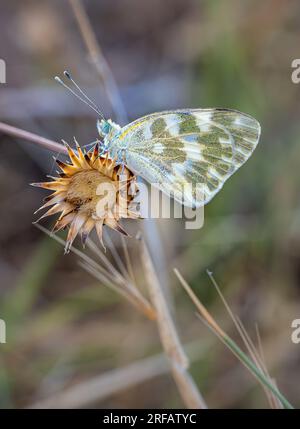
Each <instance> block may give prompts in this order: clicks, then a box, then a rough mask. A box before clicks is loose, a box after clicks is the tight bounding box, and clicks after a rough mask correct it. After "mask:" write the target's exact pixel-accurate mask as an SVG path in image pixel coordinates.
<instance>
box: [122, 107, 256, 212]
mask: <svg viewBox="0 0 300 429" xmlns="http://www.w3.org/2000/svg"><path fill="white" fill-rule="evenodd" d="M259 136H260V125H259V123H258V122H257V121H256V120H255V119H254V118H252V117H251V116H249V115H246V114H244V113H241V112H238V111H235V110H229V109H228V110H226V109H187V110H174V111H166V112H159V113H154V114H151V115H147V116H145V117H143V118H141V119H138V120H136V121H134V122H132V123H131V124H129V125H127V126H126V127H124V128H122V130H121V133H120V136H119V144H120V145H121V146H123V147H126V148H127V149H126V163H127V165H128V166H129V168H131V169H133V171H135V172H136V173H137V174H139V175H141V176H142V177H143V178H144V179H145V180H147V181H148V182H150V183H153V184H156V185H157V186H158V187H159V188H160V189H161V190H162V191H163V192H165V193H167V194H171V196H173V197H174V198H175V200H177V201H180V202H182V203H183V204H185V205H187V206H190V207H198V206H201V205H204V204H206V203H207V202H208V201H210V200H211V199H212V198H213V196H214V195H215V194H216V193H217V192H218V191H219V190H220V189H221V188H222V186H223V184H224V182H225V181H226V180H227V179H228V178H229V177H230V176H231V175H232V174H233V173H234V172H235V171H236V170H237V169H238V168H239V167H240V166H241V165H243V164H244V163H245V162H246V161H247V159H248V158H249V157H250V155H251V154H252V152H253V150H254V149H255V147H256V145H257V143H258V140H259ZM196 185H198V188H197V186H196Z"/></svg>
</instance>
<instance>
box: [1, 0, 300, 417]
mask: <svg viewBox="0 0 300 429" xmlns="http://www.w3.org/2000/svg"><path fill="white" fill-rule="evenodd" d="M83 5H84V6H85V9H86V12H87V14H88V16H89V18H90V20H91V23H92V26H93V29H94V31H95V34H96V37H97V40H98V42H99V44H100V46H101V50H102V52H103V54H104V56H105V58H106V60H107V63H108V64H109V66H110V67H111V70H112V72H113V75H114V77H115V79H116V82H117V85H118V88H119V91H120V96H121V99H122V101H123V103H124V107H125V111H126V114H127V116H128V118H129V120H133V119H135V118H137V117H139V116H142V115H144V114H147V113H150V112H153V111H159V110H165V109H172V108H179V107H227V108H234V109H238V110H241V111H244V112H247V113H249V114H252V115H253V116H254V117H256V118H257V119H258V120H259V121H260V123H261V125H262V136H261V140H260V143H259V145H258V147H257V149H256V151H255V152H254V154H253V156H252V157H251V159H250V160H249V161H248V162H247V163H246V165H245V166H243V167H242V168H241V170H239V171H238V172H237V173H236V174H235V175H234V176H233V177H232V178H231V179H230V180H229V181H228V182H227V183H226V185H225V186H224V188H223V190H222V191H221V192H220V193H219V194H218V195H217V196H216V197H215V198H214V199H213V201H212V202H211V203H209V205H208V206H207V207H206V210H205V224H204V227H203V228H202V229H200V230H196V231H187V230H185V229H184V224H183V222H182V221H179V220H160V221H157V222H156V223H155V225H153V221H149V220H144V221H141V222H139V223H137V222H134V221H131V222H130V221H128V222H125V223H124V225H126V227H127V228H128V229H129V231H130V232H131V233H132V234H133V235H134V234H135V233H136V232H137V231H138V230H139V229H141V228H145V229H146V231H148V238H149V237H150V238H151V240H150V241H151V243H150V247H151V248H152V252H153V250H154V249H157V252H155V251H154V253H156V258H155V255H154V259H155V262H156V264H157V270H158V276H159V278H160V280H161V282H162V283H163V285H164V289H165V293H166V296H167V299H168V302H169V305H170V307H171V308H172V313H173V316H174V318H175V320H176V326H177V327H178V332H179V335H180V338H181V341H182V343H183V344H184V345H185V346H186V348H187V350H188V352H189V356H190V359H191V374H192V376H193V377H194V380H195V382H196V383H197V385H198V387H199V389H200V390H201V393H202V394H203V396H204V398H205V400H206V402H207V404H208V406H209V407H211V408H256V407H258V408H263V407H266V406H268V404H267V400H266V397H265V395H264V393H263V391H262V389H261V387H260V386H259V385H258V383H257V382H256V381H255V379H254V378H253V377H252V376H251V375H250V374H249V373H248V372H247V371H246V370H245V369H244V368H243V366H242V365H241V364H240V363H239V362H238V361H237V360H236V358H235V357H234V356H233V355H232V354H231V353H230V352H229V351H228V350H227V349H226V348H225V347H224V345H223V344H221V343H220V342H219V340H218V339H217V338H216V337H215V336H214V335H213V334H212V333H211V332H210V331H209V330H208V329H207V328H206V327H205V326H203V325H202V323H201V321H200V320H199V319H198V318H197V317H196V316H195V308H194V306H193V304H192V303H191V302H190V301H189V299H188V298H187V297H186V294H185V293H184V292H183V290H182V288H181V286H180V284H179V282H178V280H177V279H176V277H175V275H174V273H173V267H177V268H178V269H179V270H180V271H181V272H182V273H183V275H184V276H185V278H186V279H187V281H188V282H189V283H190V285H191V286H192V287H193V289H194V291H195V292H196V294H197V295H198V296H199V297H200V298H201V300H202V302H203V303H204V304H205V305H206V306H207V308H208V309H209V310H210V311H211V313H212V314H213V315H214V317H215V318H216V319H217V320H218V322H219V323H220V325H221V326H222V327H223V328H224V329H225V330H226V331H227V332H228V333H230V334H231V335H232V336H233V337H234V338H235V339H237V341H240V340H239V339H238V335H237V334H236V333H235V329H234V327H233V324H232V322H231V321H230V319H229V317H228V315H227V314H226V310H225V308H224V306H223V304H222V302H221V301H220V298H219V297H218V295H217V293H216V291H215V289H214V288H213V286H212V283H211V281H210V279H209V277H208V275H207V273H206V270H207V269H209V270H211V271H213V272H214V276H215V278H216V280H217V282H218V284H219V286H220V288H221V290H222V291H223V293H224V295H225V296H226V299H227V300H228V302H229V304H230V307H231V308H232V310H233V311H234V313H235V314H237V315H238V316H239V317H240V318H241V320H242V322H243V323H244V325H245V326H246V329H247V331H248V332H249V334H250V335H251V337H252V338H253V339H254V341H255V342H256V333H255V332H256V326H258V327H259V332H260V335H261V341H262V345H263V350H264V354H265V361H266V364H267V366H268V369H269V371H270V373H271V375H272V377H274V378H275V379H276V382H277V384H278V386H279V387H280V389H281V391H282V392H283V393H284V394H285V396H286V397H287V398H288V399H289V400H290V402H292V404H293V405H294V406H296V407H299V406H300V394H299V393H300V392H299V379H300V344H298V345H297V344H293V342H292V341H291V333H292V329H291V323H292V321H293V320H294V319H297V318H300V232H299V231H300V229H299V227H300V218H299V214H300V201H299V183H300V180H299V179H300V177H299V176H300V174H299V164H300V145H299V139H300V128H299V120H298V118H299V114H300V105H299V94H300V84H299V85H297V84H295V83H293V82H292V80H291V74H292V71H293V69H292V68H291V63H292V61H293V59H295V58H299V40H300V28H299V24H298V23H299V18H300V4H299V2H297V1H296V0H294V1H289V2H282V1H280V0H265V1H264V2H261V1H259V0H251V1H250V0H245V1H243V2H242V1H238V0H226V1H225V0H219V1H217V0H215V1H208V0H206V1H204V0H185V1H183V0H165V1H159V0H150V1H143V2H141V1H139V0H122V1H121V0H115V1H113V2H112V1H109V0H101V1H96V0H84V1H83ZM0 28H1V37H0V46H1V50H0V57H1V58H2V59H4V60H5V62H6V67H7V83H6V84H1V85H0V120H1V121H3V122H6V123H9V124H11V125H14V126H16V127H19V128H23V129H25V130H28V131H32V132H35V133H37V134H39V135H41V136H44V137H47V138H50V139H53V140H55V141H60V139H62V138H63V139H65V140H67V141H71V140H72V138H73V136H76V138H77V139H78V141H79V142H80V143H81V144H87V143H89V142H91V141H93V140H95V138H96V137H97V135H96V129H95V119H96V117H95V115H94V113H93V112H92V111H91V110H89V109H88V108H87V107H86V106H85V105H84V104H82V103H80V102H79V101H78V100H76V99H75V98H74V97H72V95H70V94H68V93H67V92H66V91H65V90H64V89H63V88H62V87H60V86H59V85H58V84H57V83H56V82H55V81H54V79H53V77H54V76H55V75H58V74H59V75H61V74H62V71H63V70H65V69H69V70H71V71H72V74H73V76H74V77H75V78H76V80H77V81H79V82H80V84H81V86H82V87H83V88H85V89H86V90H87V92H88V94H89V95H92V97H93V98H94V99H95V100H96V102H97V104H98V105H100V106H101V108H102V109H103V111H104V112H105V114H106V116H108V117H112V119H119V118H116V115H115V113H114V111H113V109H112V106H111V104H110V102H109V99H108V97H107V94H106V92H105V91H104V89H103V85H102V82H101V80H100V79H99V75H98V74H97V71H96V70H95V67H94V65H93V64H92V63H91V61H90V60H89V57H88V54H87V50H86V47H85V45H84V42H83V40H82V36H81V34H80V31H79V29H78V25H77V22H76V19H75V17H74V14H73V11H72V9H71V7H70V3H69V2H68V1H67V0H65V1H58V0H54V1H51V2H50V1H46V0H39V1H38V0H26V1H17V0H11V1H10V2H2V6H1V16H0ZM121 120H125V115H124V116H123V118H121ZM123 124H124V123H122V124H121V125H123ZM0 137H1V138H0V150H1V157H0V177H1V180H0V193H1V194H0V198H1V208H0V210H1V224H0V244H1V254H0V283H1V286H0V318H1V319H3V320H5V322H6V336H7V339H6V340H7V342H6V344H0V406H1V408H20V407H29V406H32V405H34V404H36V403H38V402H39V401H42V400H44V399H47V400H48V398H53V397H54V398H55V396H56V394H57V393H58V392H64V391H65V390H66V389H71V391H72V389H77V388H78V386H79V390H76V391H75V394H74V395H75V396H76V395H77V396H76V400H74V401H75V402H74V403H73V406H76V407H80V406H85V407H99V408H105V407H108V408H117V407H118V408H129V407H136V408H168V407H182V406H183V403H182V401H181V398H180V396H179V394H178V391H177V389H176V386H175V383H174V381H173V379H172V377H171V375H170V373H169V372H168V370H167V366H166V364H165V361H164V359H163V358H162V357H161V353H162V347H161V344H160V341H159V336H158V333H157V329H156V326H155V323H153V322H151V321H149V320H147V318H145V317H144V316H143V315H142V314H140V313H139V312H138V311H135V309H134V308H133V307H132V306H131V305H130V303H128V302H127V301H126V300H125V299H124V298H123V297H122V296H120V295H118V294H116V293H115V292H114V291H111V290H109V289H108V288H106V287H105V286H104V285H103V284H102V283H101V281H99V280H97V279H96V278H95V276H92V275H91V274H90V273H87V272H86V271H85V270H84V269H83V268H82V267H80V266H79V264H78V259H80V258H78V256H76V255H74V254H72V253H70V254H69V255H66V256H64V255H63V247H62V246H61V245H60V244H58V243H57V242H55V241H54V240H53V239H50V238H49V237H48V236H47V235H46V234H44V233H43V232H41V231H40V230H38V229H37V228H36V227H35V226H33V225H32V222H33V220H35V219H36V217H35V216H34V215H33V212H34V211H35V210H36V209H37V208H38V207H39V206H40V205H41V200H42V198H43V197H45V196H46V192H43V191H42V190H38V189H34V188H30V187H29V185H28V184H29V183H30V182H38V181H43V180H44V178H45V175H46V174H51V173H52V174H53V173H54V170H53V169H54V161H53V158H52V156H53V153H51V152H49V151H47V150H45V149H43V148H40V147H37V146H34V145H32V144H30V143H28V142H24V140H23V141H22V140H20V139H16V138H12V137H9V136H6V135H4V134H3V133H0ZM54 155H56V154H54ZM53 223H54V219H53V218H52V219H49V221H45V222H43V225H44V226H45V227H47V228H51V227H52V225H53ZM145 224H148V226H147V225H146V226H145ZM149 231H152V233H150V234H149ZM146 235H147V232H146ZM61 236H62V237H64V234H62V235H61ZM110 237H111V239H112V240H116V248H117V250H118V251H119V254H120V257H121V258H122V259H123V260H124V258H125V257H124V255H123V252H122V248H118V237H116V234H114V233H112V234H110ZM132 240H133V241H134V239H132ZM132 240H131V241H130V243H131V244H130V250H131V257H132V264H133V268H134V272H135V276H136V279H137V280H138V283H139V287H140V288H141V289H142V290H145V285H144V282H145V279H144V276H143V273H142V272H140V267H141V265H140V263H139V259H138V254H137V252H136V250H135V248H134V246H135V245H134V243H132ZM76 246H77V247H78V249H81V244H80V241H79V240H78V241H77V242H76ZM108 247H109V246H108ZM107 255H108V257H109V258H110V257H111V254H110V251H108V254H107ZM157 255H159V257H157ZM145 294H146V292H145ZM149 368H150V369H149ZM118 371H119V372H118ZM130 371H131V372H130ZM133 374H136V377H134V376H133ZM124 380H125V381H124ZM91 381H95V383H96V382H97V383H98V387H99V386H100V387H99V388H98V394H96V397H93V398H91V400H90V401H89V399H87V400H86V398H88V396H89V395H88V394H86V393H85V391H84V386H85V383H90V382H91ZM101 383H102V384H101ZM87 386H88V391H90V388H91V386H90V384H87ZM93 388H95V386H94V387H93ZM80 389H81V390H80ZM96 390H97V387H96ZM73 399H74V398H73ZM56 406H59V404H56Z"/></svg>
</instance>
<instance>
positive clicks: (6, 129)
mask: <svg viewBox="0 0 300 429" xmlns="http://www.w3.org/2000/svg"><path fill="white" fill-rule="evenodd" d="M0 131H2V132H3V133H5V134H7V135H9V136H12V137H17V138H19V139H22V140H26V141H28V142H30V143H33V144H36V145H38V146H41V147H43V148H45V149H49V150H51V151H53V152H59V153H63V154H66V155H67V154H68V151H67V149H66V148H65V146H64V145H62V144H60V143H57V142H55V141H53V140H49V139H46V138H45V137H41V136H39V135H37V134H34V133H31V132H29V131H25V130H22V129H21V128H16V127H13V126H11V125H8V124H5V123H4V122H0Z"/></svg>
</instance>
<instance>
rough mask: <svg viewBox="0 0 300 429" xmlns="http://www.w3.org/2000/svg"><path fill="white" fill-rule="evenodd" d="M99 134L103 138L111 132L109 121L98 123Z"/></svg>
mask: <svg viewBox="0 0 300 429" xmlns="http://www.w3.org/2000/svg"><path fill="white" fill-rule="evenodd" d="M97 128H98V132H99V134H100V136H101V137H105V136H106V135H107V134H108V133H109V132H110V130H111V128H112V126H111V124H110V123H109V122H108V121H105V120H103V119H102V120H101V121H98V122H97Z"/></svg>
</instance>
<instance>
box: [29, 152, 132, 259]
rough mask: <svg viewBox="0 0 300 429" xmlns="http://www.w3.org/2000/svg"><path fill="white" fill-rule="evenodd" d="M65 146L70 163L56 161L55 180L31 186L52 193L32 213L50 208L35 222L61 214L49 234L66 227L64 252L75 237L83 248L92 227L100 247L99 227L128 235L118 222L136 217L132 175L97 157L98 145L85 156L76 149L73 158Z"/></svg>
mask: <svg viewBox="0 0 300 429" xmlns="http://www.w3.org/2000/svg"><path fill="white" fill-rule="evenodd" d="M66 146H67V150H68V154H69V158H70V163H64V162H61V161H59V160H56V162H57V164H58V166H59V168H60V169H61V171H62V173H60V174H59V177H51V179H53V181H52V182H43V183H32V185H33V186H37V187H40V188H44V189H49V190H51V191H54V192H53V193H52V194H51V195H49V196H48V197H46V198H45V200H44V201H45V204H44V205H43V206H42V207H40V208H39V209H38V210H37V211H36V212H38V211H39V210H41V209H44V208H46V207H49V206H53V207H51V208H50V209H49V210H48V211H47V212H46V213H45V214H44V215H43V216H41V217H40V218H39V219H38V221H39V220H40V219H42V218H44V217H46V216H50V215H53V214H56V213H59V212H61V214H60V216H59V218H58V220H57V222H56V224H55V225H54V228H53V231H54V232H57V231H59V230H61V229H64V228H66V227H67V226H69V227H70V228H69V232H68V236H67V241H66V246H65V252H68V251H69V250H70V247H71V245H72V243H73V241H74V239H75V237H76V236H77V234H78V233H80V234H81V238H82V243H83V245H84V244H85V242H86V240H87V238H88V235H89V233H90V232H91V231H92V229H93V228H94V227H95V229H96V232H97V235H98V237H99V240H100V242H101V244H102V245H103V242H102V227H103V225H108V226H109V227H110V228H113V229H115V230H116V231H119V232H120V233H122V234H124V235H128V234H127V233H126V231H125V230H124V229H123V228H122V227H121V225H120V223H119V220H120V219H121V218H132V219H137V218H139V217H140V216H139V214H138V212H137V210H136V204H135V203H134V201H133V200H134V197H135V196H136V194H137V186H136V178H135V176H134V175H133V173H132V172H131V171H130V170H128V168H126V167H125V166H118V165H116V160H112V159H109V158H108V155H107V156H106V157H102V156H99V147H98V144H96V145H95V147H94V149H93V150H92V151H91V152H88V153H84V152H83V151H82V149H81V148H80V146H79V145H77V154H76V153H75V152H74V151H73V150H72V149H71V148H70V146H69V145H66ZM36 212H35V213H36ZM38 221H37V222H38Z"/></svg>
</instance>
